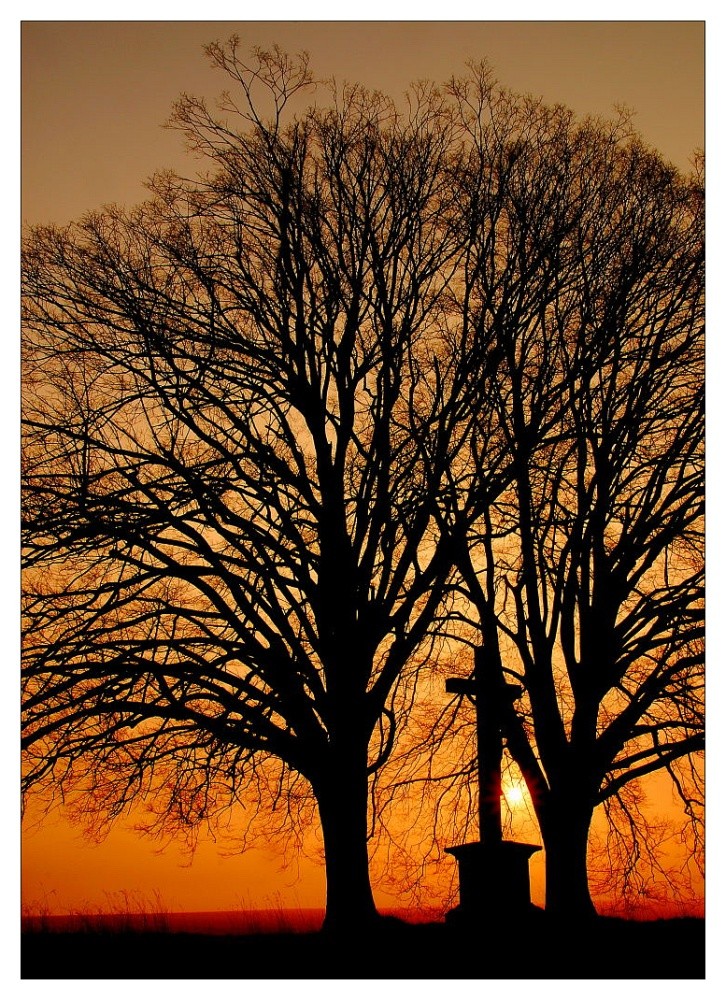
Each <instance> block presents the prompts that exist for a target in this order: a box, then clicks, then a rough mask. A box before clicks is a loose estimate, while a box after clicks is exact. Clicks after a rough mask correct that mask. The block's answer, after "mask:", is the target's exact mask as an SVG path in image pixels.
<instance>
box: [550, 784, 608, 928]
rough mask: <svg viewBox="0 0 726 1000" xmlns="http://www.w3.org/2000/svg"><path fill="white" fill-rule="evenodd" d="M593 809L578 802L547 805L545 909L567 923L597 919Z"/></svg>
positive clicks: (568, 800) (570, 800) (569, 797)
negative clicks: (592, 882)
mask: <svg viewBox="0 0 726 1000" xmlns="http://www.w3.org/2000/svg"><path fill="white" fill-rule="evenodd" d="M591 820H592V809H591V808H590V807H589V806H588V805H584V806H583V805H581V804H579V803H577V802H576V801H575V797H574V796H573V795H572V794H568V795H566V796H565V801H564V802H560V803H559V804H557V803H556V802H555V803H553V802H550V803H548V805H547V819H546V822H544V823H542V824H541V830H542V839H543V841H544V848H545V909H546V910H547V912H548V913H550V914H552V915H553V916H556V917H560V918H563V919H580V918H583V917H591V916H594V915H595V907H594V906H593V902H592V899H591V898H590V889H589V886H588V879H587V838H588V832H589V829H590V822H591Z"/></svg>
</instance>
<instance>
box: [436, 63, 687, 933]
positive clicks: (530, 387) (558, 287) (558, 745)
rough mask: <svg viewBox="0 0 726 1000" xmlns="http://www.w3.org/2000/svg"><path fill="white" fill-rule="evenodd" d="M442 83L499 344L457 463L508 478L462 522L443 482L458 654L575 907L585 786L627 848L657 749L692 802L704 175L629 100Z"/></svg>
mask: <svg viewBox="0 0 726 1000" xmlns="http://www.w3.org/2000/svg"><path fill="white" fill-rule="evenodd" d="M458 96H459V100H460V102H461V104H462V106H465V107H466V108H467V109H468V111H469V115H470V120H471V122H472V129H471V131H472V135H475V136H476V138H475V144H476V145H478V147H479V149H480V150H481V160H482V162H485V163H486V164H487V168H486V170H485V171H483V172H480V173H478V174H477V173H476V172H475V171H470V173H469V178H468V184H467V188H468V191H469V200H468V204H467V206H466V207H465V211H468V213H469V218H470V225H471V227H472V229H476V230H478V231H479V232H480V233H481V234H482V236H481V238H480V242H479V245H480V246H483V247H488V248H490V250H489V252H483V253H481V254H480V256H479V258H478V259H477V261H476V266H475V268H474V269H473V271H472V274H471V280H470V283H469V284H470V300H471V302H472V303H473V305H472V310H473V312H474V313H475V314H476V317H477V320H478V322H479V324H480V326H481V329H482V330H483V331H486V340H487V343H488V344H489V345H490V347H489V350H490V352H492V351H493V352H495V353H496V369H494V367H493V366H492V365H491V363H489V367H488V370H487V371H484V370H483V371H482V375H481V385H482V391H481V396H482V400H483V401H484V403H483V411H484V413H485V420H486V427H487V438H488V440H489V441H490V442H491V441H492V440H493V441H494V442H496V446H495V448H494V451H493V454H494V456H495V462H494V465H492V463H491V461H490V454H491V453H488V452H487V450H486V449H482V450H481V452H480V453H479V454H477V455H474V456H473V459H472V462H471V465H472V467H474V468H476V470H477V479H478V481H479V483H480V495H487V493H488V484H489V482H490V480H491V476H492V474H493V473H495V472H496V473H497V474H500V473H501V469H502V467H503V466H505V467H507V468H510V469H511V471H512V478H511V483H510V485H509V486H508V487H507V488H506V490H504V491H502V492H500V493H496V494H494V500H493V502H490V503H488V504H486V505H485V508H484V509H483V511H482V512H481V513H480V514H479V515H478V516H477V517H476V518H475V519H474V520H473V521H472V519H471V517H470V516H469V515H470V512H471V509H472V508H471V507H470V506H469V507H467V505H466V504H465V502H464V501H463V500H462V495H461V494H460V493H459V494H456V495H457V497H458V499H459V503H458V505H457V506H456V508H455V510H454V512H453V514H452V515H451V516H450V517H449V519H448V521H445V519H444V518H442V519H441V523H442V530H444V531H448V532H449V533H450V534H451V536H452V538H453V539H455V541H456V542H457V543H458V560H457V562H458V566H459V570H460V572H461V576H462V580H463V590H464V591H465V598H466V601H468V612H466V613H465V614H464V613H463V614H464V617H466V618H467V619H468V621H469V624H470V625H471V627H472V629H473V630H474V632H473V634H474V635H475V636H477V635H478V636H479V639H478V640H477V639H470V641H471V642H473V643H474V644H475V645H478V647H479V648H478V649H477V650H476V656H475V657H474V662H475V667H474V669H475V670H476V671H484V672H486V673H487V674H488V675H489V676H490V677H491V678H492V679H493V683H496V678H497V677H499V678H500V681H499V682H500V683H501V682H502V681H509V682H511V681H516V682H519V683H521V685H522V688H523V691H524V697H523V699H522V700H521V701H520V702H517V703H514V704H511V703H507V702H505V703H504V711H505V718H504V720H503V732H504V734H505V738H506V741H507V745H508V751H509V754H510V755H511V757H512V758H513V759H514V761H516V763H517V765H518V766H519V768H520V769H521V771H522V773H523V775H524V777H525V779H526V781H527V784H528V787H529V790H530V793H531V797H532V801H533V804H534V809H535V812H536V816H537V820H538V822H539V825H540V829H541V833H542V837H543V842H544V847H545V852H546V885H547V888H546V901H547V902H546V905H547V908H548V910H551V911H553V912H556V913H562V914H570V915H572V914H578V913H588V912H592V903H591V899H590V895H589V891H588V877H587V860H586V857H587V842H588V831H589V828H590V823H591V819H592V815H593V811H594V810H595V809H596V808H597V807H598V806H600V805H602V806H603V807H604V808H605V810H606V812H607V815H608V818H609V819H610V821H611V848H612V850H613V851H614V850H615V849H616V847H617V845H618V843H619V844H620V849H621V853H622V848H623V846H624V845H625V848H626V850H628V851H630V854H631V859H632V862H633V864H637V859H638V852H639V849H640V843H641V841H642V839H643V838H645V837H646V835H647V830H646V829H645V827H644V825H643V822H642V816H640V815H638V813H637V809H636V808H635V807H634V805H635V800H634V798H633V795H632V790H633V789H634V788H636V787H637V781H638V779H640V778H642V777H644V776H646V775H648V774H651V773H652V772H654V771H656V770H659V769H663V770H665V771H667V772H668V773H669V774H670V776H671V778H672V779H673V783H674V787H675V790H676V792H677V794H678V795H679V796H680V797H681V799H682V801H683V804H684V807H685V810H686V812H687V814H688V815H689V817H691V819H693V820H694V822H696V823H698V822H699V819H700V815H701V807H702V804H703V802H702V788H701V781H702V768H700V766H699V764H698V758H699V756H700V755H701V753H702V751H703V746H704V719H703V708H704V703H703V649H702V639H703V486H704V482H703V473H704V469H703V442H704V437H703V434H704V424H703V421H704V410H703V391H704V380H703V322H704V312H703V308H704V303H703V279H704V273H703V238H704V234H703V191H702V186H701V183H700V180H699V179H698V178H697V177H694V178H683V177H681V176H679V175H678V173H677V172H676V171H675V170H674V169H673V168H672V167H670V166H669V165H667V164H665V163H663V161H662V160H661V159H660V158H659V156H658V155H657V154H655V153H654V152H652V151H650V150H648V149H646V148H645V147H644V146H643V144H642V143H641V142H640V141H639V140H638V139H637V138H636V137H633V136H632V135H630V134H629V131H630V130H629V127H628V122H627V119H624V118H623V119H621V120H620V121H616V122H614V123H604V122H585V123H582V124H577V123H574V121H573V119H572V116H571V115H570V114H569V113H568V112H567V111H565V110H564V109H562V108H547V107H545V106H543V105H539V104H537V103H536V102H529V103H528V102H527V101H526V100H522V99H518V98H516V97H514V96H513V95H503V94H501V93H497V92H495V91H492V89H491V87H490V85H489V84H488V83H487V81H486V79H485V78H483V77H481V78H480V79H479V81H478V83H476V82H472V81H469V83H468V84H466V85H461V86H460V87H459V88H458ZM487 116H488V117H489V119H490V120H491V121H492V122H493V123H494V127H488V128H479V130H478V131H476V132H475V125H477V126H478V125H479V123H480V122H481V120H482V118H483V117H487ZM489 360H490V362H491V358H490V359H489ZM473 489H474V490H476V485H474V486H473ZM461 525H467V526H468V530H467V532H466V534H465V535H464V534H463V533H462V531H461ZM433 732H434V734H435V735H434V736H433V737H431V736H429V737H427V739H431V738H433V741H434V744H436V743H440V742H442V741H443V740H444V739H445V734H446V733H447V732H450V733H453V732H454V728H452V718H451V715H450V714H446V713H445V714H444V715H443V716H441V717H439V719H438V720H437V723H436V725H435V726H434V729H433Z"/></svg>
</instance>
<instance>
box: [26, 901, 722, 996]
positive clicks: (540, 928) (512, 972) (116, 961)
mask: <svg viewBox="0 0 726 1000" xmlns="http://www.w3.org/2000/svg"><path fill="white" fill-rule="evenodd" d="M154 919H155V921H156V923H150V922H148V921H147V923H146V924H145V925H142V926H137V927H134V926H132V924H131V923H129V922H127V923H126V925H125V926H117V927H115V928H114V927H113V926H111V925H109V924H106V925H105V926H104V925H103V923H100V924H96V925H95V926H94V925H93V924H92V923H90V922H89V923H88V924H87V925H86V926H85V927H84V926H81V925H77V926H76V929H73V930H68V929H65V930H64V929H58V928H59V927H62V925H57V926H56V927H55V928H54V927H53V926H52V924H51V923H50V922H48V921H47V920H46V922H45V923H44V924H42V925H37V924H36V926H35V927H34V928H33V925H32V924H28V923H26V926H25V929H24V931H23V934H22V939H21V976H22V978H23V979H273V980H275V979H282V980H290V979H414V980H415V979H505V980H506V979H665V980H668V979H702V978H703V977H704V976H705V924H704V921H703V920H701V919H696V918H679V919H672V920H654V921H633V920H620V919H615V918H606V917H599V918H597V919H595V920H593V921H592V922H590V923H586V924H584V925H583V924H582V923H579V924H577V925H572V926H567V925H563V924H555V923H552V922H550V921H549V920H548V919H547V918H546V917H545V915H544V914H543V913H542V912H541V911H537V910H533V912H532V914H531V916H530V917H529V918H528V919H527V920H525V921H524V922H521V921H520V922H518V925H517V926H516V927H506V926H496V925H492V926H490V927H478V928H467V929H463V928H454V927H451V926H449V925H445V924H442V923H420V924H409V923H406V922H404V921H401V920H396V919H393V918H388V919H386V918H384V919H383V920H382V921H381V923H380V925H379V926H376V927H375V928H374V929H372V930H368V931H366V933H365V934H363V935H359V936H352V935H332V934H329V933H325V932H322V931H310V930H307V931H300V932H297V933H295V932H290V931H277V932H275V931H274V930H269V929H268V930H267V932H261V931H257V932H247V933H225V932H224V927H223V926H222V925H218V926H217V927H216V928H212V929H211V932H210V931H207V932H206V933H200V932H198V931H183V930H178V929H170V927H171V926H172V924H171V923H169V922H165V920H164V917H163V915H159V916H157V917H156V918H154ZM178 923H179V922H178V921H177V926H178ZM67 926H68V925H67V924H66V927H67Z"/></svg>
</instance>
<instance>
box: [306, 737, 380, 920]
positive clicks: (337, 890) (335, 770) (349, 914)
mask: <svg viewBox="0 0 726 1000" xmlns="http://www.w3.org/2000/svg"><path fill="white" fill-rule="evenodd" d="M360 758H361V759H360V760H358V761H356V763H355V764H352V763H351V761H350V760H348V761H345V759H343V758H340V757H339V758H338V759H337V760H335V761H334V762H332V763H331V764H330V766H329V767H328V768H327V769H326V773H325V775H324V776H323V777H321V778H320V779H319V780H318V781H317V782H316V783H315V792H316V795H317V800H318V809H319V813H320V823H321V826H322V830H323V843H324V846H325V876H326V880H327V888H326V902H325V921H324V924H323V926H324V928H325V929H326V930H333V931H345V932H351V931H352V932H355V931H356V929H357V928H359V927H361V928H362V927H364V926H365V925H370V924H371V923H372V922H374V921H376V920H377V918H378V913H377V910H376V907H375V903H374V902H373V893H372V891H371V883H370V877H369V873H368V843H367V832H368V777H367V774H366V763H365V757H364V756H363V755H362V754H361V755H360Z"/></svg>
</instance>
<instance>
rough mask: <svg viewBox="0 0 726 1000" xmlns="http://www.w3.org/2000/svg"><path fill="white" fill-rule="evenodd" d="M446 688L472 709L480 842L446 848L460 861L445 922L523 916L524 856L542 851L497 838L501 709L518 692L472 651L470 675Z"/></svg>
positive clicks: (526, 903) (482, 654) (526, 894)
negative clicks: (456, 897)
mask: <svg viewBox="0 0 726 1000" xmlns="http://www.w3.org/2000/svg"><path fill="white" fill-rule="evenodd" d="M446 690H447V691H449V692H450V693H452V694H461V695H467V696H468V697H469V698H471V699H472V701H473V702H474V705H475V707H476V743H477V757H478V771H479V836H480V840H479V841H474V842H472V843H469V844H459V845H458V846H457V847H448V848H446V851H447V853H448V854H452V855H453V856H454V857H455V858H456V860H457V862H458V865H459V905H458V906H457V907H455V909H453V910H451V911H450V912H449V913H447V915H446V920H447V921H454V920H455V921H465V922H466V923H473V922H475V921H477V920H481V918H482V917H483V916H484V915H485V914H492V915H496V914H505V915H509V916H512V915H516V914H524V913H526V912H528V911H529V910H530V909H531V905H532V904H531V900H530V886H529V859H530V857H531V856H532V855H533V854H534V853H535V851H539V850H541V848H540V847H538V846H536V845H535V844H522V843H518V842H517V841H514V840H504V839H503V837H502V813H501V796H502V749H503V743H502V721H503V720H502V709H503V707H504V706H505V705H506V704H507V702H509V703H510V704H511V703H512V702H513V701H514V700H515V699H516V698H518V697H520V696H521V694H522V689H521V688H520V687H519V685H517V684H507V683H505V681H504V679H503V677H502V674H501V670H499V669H498V668H497V666H496V665H490V668H489V669H487V658H486V651H485V649H484V648H480V649H477V651H476V654H475V669H474V673H473V676H472V677H470V678H463V677H451V678H449V679H448V680H447V682H446Z"/></svg>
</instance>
